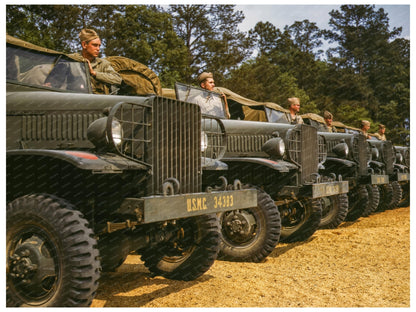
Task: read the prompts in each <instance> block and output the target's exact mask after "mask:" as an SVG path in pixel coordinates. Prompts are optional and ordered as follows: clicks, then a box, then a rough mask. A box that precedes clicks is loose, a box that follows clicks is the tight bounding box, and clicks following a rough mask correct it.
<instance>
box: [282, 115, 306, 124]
mask: <svg viewBox="0 0 416 312" xmlns="http://www.w3.org/2000/svg"><path fill="white" fill-rule="evenodd" d="M285 118H286V120H287V121H288V122H289V123H290V124H292V125H297V124H303V118H302V117H301V116H299V115H295V118H293V117H292V115H291V114H290V113H285Z"/></svg>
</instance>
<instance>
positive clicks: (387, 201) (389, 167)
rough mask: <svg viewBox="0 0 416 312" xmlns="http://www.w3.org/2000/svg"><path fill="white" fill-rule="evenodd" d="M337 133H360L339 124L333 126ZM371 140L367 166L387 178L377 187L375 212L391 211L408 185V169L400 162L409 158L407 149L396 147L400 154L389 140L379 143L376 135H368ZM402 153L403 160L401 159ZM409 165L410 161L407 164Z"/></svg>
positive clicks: (355, 129) (357, 130)
mask: <svg viewBox="0 0 416 312" xmlns="http://www.w3.org/2000/svg"><path fill="white" fill-rule="evenodd" d="M335 127H336V128H337V131H339V132H343V133H345V132H347V133H355V134H356V133H360V130H359V129H358V128H354V127H351V126H348V125H345V124H343V123H341V122H337V123H336V124H335ZM370 136H371V138H370V139H368V142H369V143H370V146H371V148H372V151H373V152H372V160H371V161H370V162H369V166H370V167H371V168H372V169H373V170H374V171H376V172H383V173H384V174H386V175H388V176H389V183H387V184H382V185H378V188H379V191H380V204H379V205H378V207H377V208H376V210H375V211H384V210H386V209H392V208H395V207H397V205H398V203H399V202H401V200H402V197H403V190H402V186H403V187H404V188H407V187H408V186H409V184H410V175H409V172H410V171H409V169H410V167H409V166H408V165H407V164H406V163H405V164H403V163H401V161H405V159H406V158H408V157H409V160H410V153H409V149H408V148H407V147H404V148H403V149H401V147H399V146H397V148H398V149H399V151H400V153H398V151H397V150H396V146H395V145H394V143H393V142H391V141H390V140H387V141H380V139H379V138H378V134H375V133H370ZM401 153H403V154H402V155H403V157H405V159H403V158H402V157H401V155H400V154H401ZM407 163H408V164H410V161H408V162H407Z"/></svg>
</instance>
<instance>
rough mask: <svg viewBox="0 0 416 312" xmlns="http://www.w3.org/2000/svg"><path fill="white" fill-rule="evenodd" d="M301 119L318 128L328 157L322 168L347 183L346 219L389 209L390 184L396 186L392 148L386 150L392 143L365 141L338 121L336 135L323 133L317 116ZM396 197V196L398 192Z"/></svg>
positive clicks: (354, 130)
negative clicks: (336, 174)
mask: <svg viewBox="0 0 416 312" xmlns="http://www.w3.org/2000/svg"><path fill="white" fill-rule="evenodd" d="M302 117H303V118H304V120H305V122H307V123H309V124H311V125H313V126H315V127H317V128H318V129H319V130H320V131H321V132H320V133H321V135H322V136H324V137H325V139H326V142H327V148H328V153H330V155H331V157H330V158H328V159H327V162H326V163H325V168H329V169H330V170H335V171H336V172H337V173H338V174H341V175H342V176H343V178H344V180H348V181H349V185H350V191H349V193H348V195H349V203H350V207H349V212H348V215H347V218H346V219H347V220H349V221H353V220H356V219H358V218H359V217H361V216H363V217H366V216H369V215H370V214H371V213H373V212H375V211H380V210H381V209H385V208H382V207H385V206H386V205H388V206H390V205H391V202H392V200H393V185H396V183H395V182H392V181H391V174H392V172H393V171H392V170H393V156H394V155H393V150H392V148H391V147H390V148H389V145H390V144H391V143H388V142H386V143H382V144H381V145H380V144H378V143H377V142H375V141H374V140H373V139H367V138H366V137H365V136H364V135H363V134H362V133H361V131H360V130H359V129H357V128H349V129H347V128H346V127H342V125H343V124H342V123H341V122H333V124H334V126H335V128H336V129H337V132H336V133H330V132H326V131H327V130H326V128H325V127H324V124H325V121H324V119H323V117H321V116H319V115H317V114H305V115H302ZM395 194H396V195H395V197H396V196H397V195H398V193H396V192H395ZM400 196H401V195H400Z"/></svg>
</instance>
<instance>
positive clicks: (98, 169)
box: [6, 149, 149, 173]
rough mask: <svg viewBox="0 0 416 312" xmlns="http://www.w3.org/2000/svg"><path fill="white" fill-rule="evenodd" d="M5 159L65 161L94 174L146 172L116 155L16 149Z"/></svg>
mask: <svg viewBox="0 0 416 312" xmlns="http://www.w3.org/2000/svg"><path fill="white" fill-rule="evenodd" d="M6 156H7V158H9V157H10V158H11V157H30V156H39V157H47V158H48V157H49V158H53V159H59V160H62V161H66V162H68V163H70V164H71V165H73V166H75V167H77V168H79V169H82V170H91V171H94V172H95V173H121V172H123V171H124V170H147V169H149V168H147V167H146V166H144V165H142V164H139V163H137V162H134V161H131V160H128V159H126V158H124V157H121V156H118V155H116V154H105V155H97V154H95V153H91V152H85V151H72V150H46V149H18V150H9V151H7V154H6Z"/></svg>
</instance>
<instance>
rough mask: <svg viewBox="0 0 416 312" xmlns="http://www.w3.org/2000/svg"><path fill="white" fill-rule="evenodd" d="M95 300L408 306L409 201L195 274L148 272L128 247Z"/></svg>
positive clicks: (111, 303) (108, 303)
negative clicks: (183, 277)
mask: <svg viewBox="0 0 416 312" xmlns="http://www.w3.org/2000/svg"><path fill="white" fill-rule="evenodd" d="M92 307H148V308H152V307H410V208H409V207H407V208H397V209H394V210H388V211H385V212H382V213H377V214H374V215H371V216H370V217H367V218H360V219H359V220H357V221H356V222H347V223H343V224H341V226H340V227H338V228H337V229H334V230H319V231H317V232H316V233H315V234H314V235H313V236H312V237H311V238H310V239H309V240H307V241H306V242H300V243H292V244H278V245H277V247H276V249H275V250H274V251H273V252H272V253H271V255H270V256H269V257H268V258H267V259H266V261H264V262H263V263H240V262H229V261H220V260H217V261H216V262H215V263H214V265H213V266H212V267H211V269H210V270H209V271H208V272H206V273H205V274H204V275H203V276H201V277H200V278H198V279H197V280H195V281H191V282H182V281H172V280H168V279H165V278H162V277H151V275H150V274H149V271H148V270H147V269H146V267H145V266H144V265H143V262H141V261H140V257H139V256H134V255H131V256H129V257H128V258H127V260H126V261H125V263H124V264H123V265H122V266H121V267H119V268H118V269H117V271H116V272H112V273H104V274H103V276H102V279H101V281H100V287H99V289H98V292H97V296H96V297H95V299H94V301H93V304H92Z"/></svg>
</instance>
